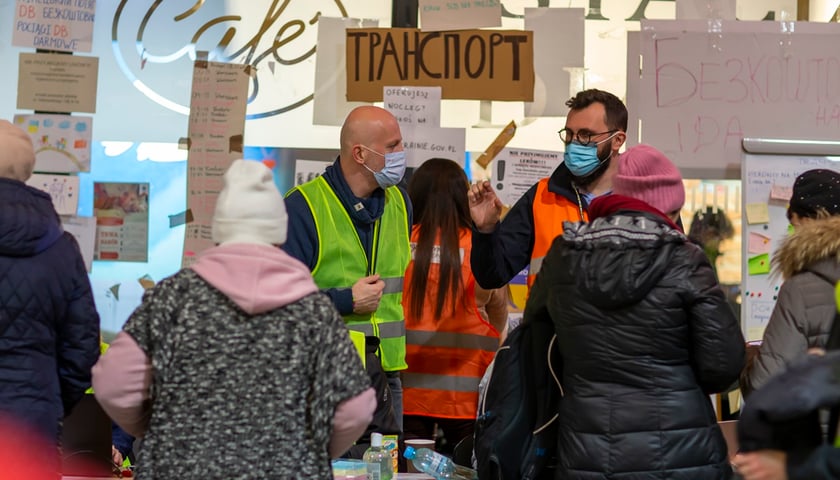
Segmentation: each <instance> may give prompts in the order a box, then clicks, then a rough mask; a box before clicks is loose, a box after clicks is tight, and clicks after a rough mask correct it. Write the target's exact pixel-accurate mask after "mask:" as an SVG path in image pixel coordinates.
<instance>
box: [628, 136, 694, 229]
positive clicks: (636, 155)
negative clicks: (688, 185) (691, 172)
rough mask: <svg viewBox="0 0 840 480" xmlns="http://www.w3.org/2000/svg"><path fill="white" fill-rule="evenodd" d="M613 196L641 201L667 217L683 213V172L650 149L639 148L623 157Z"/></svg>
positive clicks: (631, 150) (662, 155) (636, 147)
mask: <svg viewBox="0 0 840 480" xmlns="http://www.w3.org/2000/svg"><path fill="white" fill-rule="evenodd" d="M613 193H615V194H618V195H625V196H628V197H632V198H636V199H639V200H642V201H643V202H646V203H648V204H650V205H651V206H653V207H654V208H656V209H658V210H659V211H661V212H662V213H666V214H667V213H671V212H674V211H677V210H680V209H681V208H682V206H683V204H684V203H685V187H684V186H683V183H682V176H681V175H680V171H679V170H678V169H677V167H676V166H674V164H673V163H671V161H670V160H668V157H666V156H665V154H664V153H662V152H660V151H659V150H657V149H655V148H653V147H651V146H650V145H636V146H634V147H630V148H628V149H627V150H626V151H625V152H624V153H622V154H621V156H620V157H619V158H618V173H616V176H615V178H614V179H613Z"/></svg>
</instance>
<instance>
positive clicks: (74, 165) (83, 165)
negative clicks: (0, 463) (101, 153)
mask: <svg viewBox="0 0 840 480" xmlns="http://www.w3.org/2000/svg"><path fill="white" fill-rule="evenodd" d="M14 123H15V125H17V126H18V127H20V128H21V129H22V130H24V131H25V132H26V133H28V134H29V138H31V139H32V145H33V146H34V147H35V171H36V172H56V173H76V172H89V171H90V140H91V125H92V123H93V117H83V116H77V115H73V116H70V115H46V114H29V115H27V114H18V115H15V118H14Z"/></svg>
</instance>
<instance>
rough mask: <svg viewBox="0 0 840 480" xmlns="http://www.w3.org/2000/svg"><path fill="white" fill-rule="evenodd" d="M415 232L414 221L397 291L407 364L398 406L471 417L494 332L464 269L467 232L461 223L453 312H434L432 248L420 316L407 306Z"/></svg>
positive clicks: (436, 271) (436, 266)
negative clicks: (458, 284)
mask: <svg viewBox="0 0 840 480" xmlns="http://www.w3.org/2000/svg"><path fill="white" fill-rule="evenodd" d="M418 237H419V229H418V228H417V227H416V226H415V227H414V229H413V231H412V234H411V241H412V259H411V262H409V264H408V269H407V270H406V272H405V287H406V288H405V295H403V309H404V311H405V327H406V354H405V360H406V363H408V369H407V370H405V371H403V373H402V382H403V389H404V393H403V411H404V414H405V415H422V416H430V417H440V418H453V419H471V420H474V419H475V414H476V406H477V403H478V382H479V381H480V380H481V377H482V375H484V371H485V370H486V369H487V366H488V365H490V362H491V361H492V360H493V355H494V354H495V353H496V350H497V349H498V348H499V332H498V331H497V330H496V329H495V328H494V327H493V326H492V325H490V324H489V323H488V322H487V321H486V320H484V319H483V318H482V317H481V315H479V313H478V309H477V307H476V303H475V278H474V277H473V275H472V271H471V270H470V249H471V246H472V233H471V232H470V230H468V229H464V230H462V231H461V234H460V241H459V243H460V250H461V278H462V285H463V289H462V293H461V298H460V299H459V300H462V301H458V302H457V303H456V304H455V311H454V314H453V313H452V312H451V311H450V310H448V309H447V308H444V310H443V314H442V317H441V318H440V319H435V318H434V311H435V297H436V295H435V293H436V292H437V289H438V281H439V278H440V277H439V275H440V260H439V256H438V255H435V254H433V255H432V257H433V258H432V264H431V265H430V266H429V276H428V278H427V280H426V292H427V295H426V303H425V304H424V307H423V315H422V317H421V318H415V317H412V316H411V313H410V312H409V309H408V302H409V298H410V296H411V289H412V288H413V285H412V284H411V275H412V272H413V271H414V254H413V250H414V245H416V242H417V239H418ZM435 248H436V249H438V248H439V246H436V247H435ZM446 305H447V306H448V305H449V304H448V303H447V304H446Z"/></svg>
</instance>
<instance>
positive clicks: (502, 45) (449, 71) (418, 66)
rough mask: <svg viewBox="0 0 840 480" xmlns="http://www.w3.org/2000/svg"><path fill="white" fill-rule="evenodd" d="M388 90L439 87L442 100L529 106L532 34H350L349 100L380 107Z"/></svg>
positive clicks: (407, 31) (400, 30) (404, 30)
mask: <svg viewBox="0 0 840 480" xmlns="http://www.w3.org/2000/svg"><path fill="white" fill-rule="evenodd" d="M390 85H396V86H404V85H406V86H407V85H411V86H435V85H440V87H441V89H442V96H443V98H458V99H467V100H520V101H528V102H530V101H532V100H533V99H534V35H533V32H526V31H522V30H459V31H456V32H421V31H420V30H417V29H413V28H358V29H348V30H347V99H348V100H358V101H367V102H376V101H381V100H382V89H383V88H384V87H386V86H390Z"/></svg>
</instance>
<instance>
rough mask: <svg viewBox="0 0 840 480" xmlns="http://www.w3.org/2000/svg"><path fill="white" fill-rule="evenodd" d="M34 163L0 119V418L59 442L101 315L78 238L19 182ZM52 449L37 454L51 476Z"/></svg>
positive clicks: (19, 133)
mask: <svg viewBox="0 0 840 480" xmlns="http://www.w3.org/2000/svg"><path fill="white" fill-rule="evenodd" d="M34 166H35V152H34V151H33V148H32V142H31V140H30V139H29V136H28V135H27V134H26V133H25V132H24V131H23V130H21V129H20V128H18V127H16V126H14V125H12V124H11V123H9V122H7V121H5V120H0V421H3V420H7V421H15V422H20V423H22V427H23V428H26V429H29V430H31V431H32V432H33V433H35V434H36V435H40V436H41V437H43V438H44V439H45V441H46V442H48V444H52V445H57V444H58V437H59V425H60V423H61V420H62V418H63V417H65V416H66V415H68V414H69V413H70V410H71V409H72V408H73V406H74V405H75V404H76V403H77V402H78V401H79V400H81V398H82V396H83V395H84V393H85V390H86V389H87V388H88V387H90V369H91V367H92V366H93V364H94V363H95V362H96V359H97V358H98V357H99V316H98V315H97V313H96V308H95V307H94V304H93V294H92V293H91V290H90V282H89V280H88V276H87V272H86V271H85V265H84V261H83V260H82V254H81V253H80V252H79V246H78V244H77V243H76V240H75V239H74V238H73V237H72V236H70V234H68V233H65V232H64V230H63V229H62V227H61V221H60V220H59V217H58V214H57V213H56V212H55V208H54V207H53V204H52V200H51V199H50V196H49V195H47V194H46V193H44V192H42V191H40V190H36V189H34V188H32V187H29V186H27V185H26V184H25V183H24V182H26V180H28V179H29V177H30V176H31V175H32V170H33V168H34ZM0 430H2V428H0ZM3 435H8V433H5V432H0V436H3ZM57 453H58V451H57V450H55V449H54V448H53V451H51V452H43V456H42V458H41V460H40V461H41V462H44V465H45V467H46V469H48V470H53V471H54V472H55V475H56V476H57V475H58V455H57ZM2 468H3V469H6V468H7V466H4V467H2ZM20 478H23V477H20ZM44 478H49V477H44Z"/></svg>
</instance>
